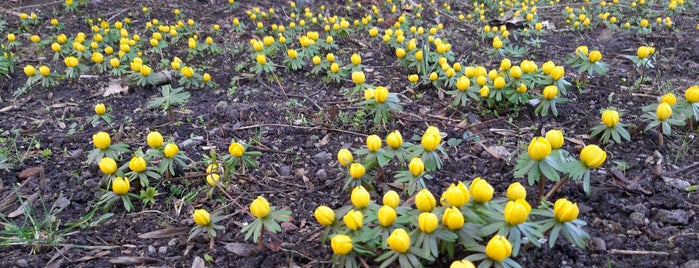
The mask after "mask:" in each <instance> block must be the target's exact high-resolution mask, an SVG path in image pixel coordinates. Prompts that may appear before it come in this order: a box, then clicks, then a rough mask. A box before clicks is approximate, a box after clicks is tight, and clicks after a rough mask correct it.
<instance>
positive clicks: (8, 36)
mask: <svg viewBox="0 0 699 268" xmlns="http://www.w3.org/2000/svg"><path fill="white" fill-rule="evenodd" d="M15 40H17V37H16V36H15V34H13V33H8V34H7V41H10V42H14V41H15Z"/></svg>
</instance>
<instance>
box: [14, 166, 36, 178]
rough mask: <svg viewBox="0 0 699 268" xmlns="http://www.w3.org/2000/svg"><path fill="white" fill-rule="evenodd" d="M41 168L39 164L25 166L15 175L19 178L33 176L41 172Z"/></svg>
mask: <svg viewBox="0 0 699 268" xmlns="http://www.w3.org/2000/svg"><path fill="white" fill-rule="evenodd" d="M41 169H42V167H41V166H38V167H30V168H27V169H25V170H22V172H20V173H19V175H17V177H19V178H20V179H26V178H29V177H33V176H36V175H39V173H41Z"/></svg>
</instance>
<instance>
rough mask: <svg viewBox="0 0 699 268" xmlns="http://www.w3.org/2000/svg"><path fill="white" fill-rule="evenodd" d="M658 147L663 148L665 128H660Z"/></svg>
mask: <svg viewBox="0 0 699 268" xmlns="http://www.w3.org/2000/svg"><path fill="white" fill-rule="evenodd" d="M658 146H659V147H663V127H662V125H660V126H658Z"/></svg>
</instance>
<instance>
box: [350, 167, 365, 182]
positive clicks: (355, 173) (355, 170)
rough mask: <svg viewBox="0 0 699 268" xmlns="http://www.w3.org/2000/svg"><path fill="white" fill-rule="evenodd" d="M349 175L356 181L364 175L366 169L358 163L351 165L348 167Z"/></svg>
mask: <svg viewBox="0 0 699 268" xmlns="http://www.w3.org/2000/svg"><path fill="white" fill-rule="evenodd" d="M349 173H350V176H351V177H352V178H353V179H355V180H356V179H359V178H361V177H362V176H364V173H366V169H365V168H364V166H363V165H362V164H360V163H352V165H350V169H349Z"/></svg>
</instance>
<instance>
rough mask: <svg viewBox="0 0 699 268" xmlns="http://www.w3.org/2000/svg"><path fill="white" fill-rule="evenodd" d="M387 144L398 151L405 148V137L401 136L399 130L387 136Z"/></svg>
mask: <svg viewBox="0 0 699 268" xmlns="http://www.w3.org/2000/svg"><path fill="white" fill-rule="evenodd" d="M386 144H387V145H388V146H389V147H391V148H393V149H398V148H400V147H401V146H403V136H401V134H400V132H399V131H398V130H395V131H393V132H391V133H388V135H387V136H386Z"/></svg>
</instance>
